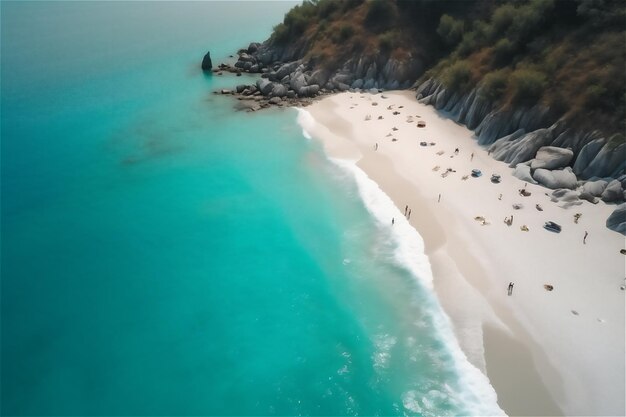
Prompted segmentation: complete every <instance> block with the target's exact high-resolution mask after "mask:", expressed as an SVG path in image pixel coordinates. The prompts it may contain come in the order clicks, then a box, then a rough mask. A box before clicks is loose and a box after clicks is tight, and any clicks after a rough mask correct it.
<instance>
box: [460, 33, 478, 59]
mask: <svg viewBox="0 0 626 417" xmlns="http://www.w3.org/2000/svg"><path fill="white" fill-rule="evenodd" d="M478 45H479V44H478V42H477V40H476V33H474V32H467V33H465V34H464V35H463V40H462V41H461V43H460V44H459V46H458V47H457V48H456V51H457V52H458V54H459V55H460V56H462V57H466V56H468V55H469V54H471V53H472V52H474V51H475V50H476V49H478Z"/></svg>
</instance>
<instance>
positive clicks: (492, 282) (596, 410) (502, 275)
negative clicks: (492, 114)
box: [305, 91, 626, 415]
mask: <svg viewBox="0 0 626 417" xmlns="http://www.w3.org/2000/svg"><path fill="white" fill-rule="evenodd" d="M383 96H384V97H385V98H383ZM374 103H377V105H373V104H374ZM390 106H391V107H390ZM306 110H307V111H308V112H309V113H310V114H311V115H312V116H313V118H314V120H315V123H312V125H311V126H305V128H306V130H307V131H308V132H309V133H310V134H311V135H313V136H314V137H315V138H316V139H319V140H321V141H322V142H323V144H324V148H325V150H326V152H327V154H328V155H329V156H331V157H334V158H345V159H350V160H354V161H358V162H357V165H358V166H359V167H360V168H361V169H362V170H363V171H365V173H366V174H367V175H368V176H369V177H370V178H372V179H373V180H374V181H376V182H377V183H378V184H379V185H380V187H381V188H382V189H383V190H384V191H385V192H386V193H387V194H388V195H389V197H391V198H392V200H393V201H394V202H395V204H396V205H397V207H398V208H399V209H400V211H401V212H402V213H404V208H405V206H406V205H408V206H409V207H410V208H411V210H412V212H411V218H410V222H411V224H412V225H413V226H414V227H415V228H416V229H417V230H418V232H419V233H420V235H421V236H422V237H423V239H424V241H425V245H426V254H427V255H428V257H429V260H430V263H431V266H432V271H433V276H434V288H435V291H436V293H437V295H438V297H439V299H440V302H441V304H442V306H443V307H444V309H445V311H446V312H447V313H448V315H449V316H450V318H451V319H452V321H453V323H454V326H455V329H454V330H455V332H456V335H457V338H458V339H459V342H460V344H461V347H462V348H463V350H464V351H465V353H466V355H467V357H468V359H469V360H470V361H471V362H472V363H473V364H474V365H475V366H476V367H478V368H479V369H481V370H482V371H483V372H485V373H486V374H487V376H488V377H489V379H490V380H491V383H492V385H493V386H494V388H495V389H496V391H497V393H498V402H499V404H500V406H501V407H502V408H503V409H504V410H505V411H506V412H507V413H508V414H510V415H557V414H566V415H624V412H625V410H624V407H625V406H624V389H625V386H624V378H625V371H624V365H625V364H624V353H625V349H624V346H625V330H624V327H625V319H624V311H625V310H624V305H625V304H624V300H625V292H624V291H622V290H620V288H619V287H620V285H623V284H624V276H625V275H624V274H625V258H626V257H625V256H624V255H622V254H620V252H619V251H620V249H622V248H624V244H625V242H624V236H622V235H620V234H618V233H616V232H613V231H611V230H609V229H607V228H606V227H605V221H606V219H607V217H608V216H609V214H610V213H611V212H612V210H613V209H614V208H615V206H609V205H605V204H604V203H602V202H600V203H598V204H597V205H593V204H591V203H588V202H584V203H583V204H582V205H580V206H574V207H571V208H569V209H563V208H561V207H559V206H558V204H557V203H552V202H550V198H549V197H548V196H547V195H546V193H547V194H549V193H551V190H548V189H546V188H543V187H541V186H536V185H532V184H528V185H527V186H526V190H527V191H529V192H530V193H531V196H528V197H524V196H521V195H520V194H519V193H518V190H519V189H521V188H524V186H525V184H524V182H523V181H520V180H518V179H517V178H514V177H513V176H512V175H511V172H512V169H511V168H509V167H508V166H507V164H505V163H503V162H498V161H496V160H494V159H492V158H491V157H490V156H488V155H487V151H486V150H484V149H483V148H481V147H480V146H478V145H477V143H476V141H475V140H474V139H473V133H472V132H471V131H469V130H467V129H466V128H465V127H463V126H460V125H458V124H456V123H455V122H453V121H451V120H449V119H446V118H445V117H443V116H442V115H440V114H439V113H437V112H436V111H435V110H434V108H432V107H429V106H424V105H422V104H419V103H418V102H417V101H416V100H415V97H414V93H413V92H408V91H404V92H386V93H384V94H383V95H381V94H377V95H370V94H367V93H364V94H361V93H348V92H346V93H341V94H338V95H333V96H330V97H327V98H324V99H322V100H321V101H319V102H316V103H314V104H313V105H312V106H310V107H308V108H307V109H306ZM394 111H397V112H399V114H396V115H394V114H393V112H394ZM367 115H370V116H371V119H370V120H365V119H366V116H367ZM379 116H382V117H383V118H382V119H379ZM409 116H411V118H410V119H409V118H408V117H409ZM419 120H422V121H425V122H426V127H425V128H418V127H417V121H419ZM394 127H395V128H397V130H394V129H393V128H394ZM393 138H395V139H397V141H393ZM422 141H426V142H429V143H430V142H434V143H435V145H433V146H421V145H420V142H422ZM376 144H378V149H377V150H375V145H376ZM455 148H458V149H459V153H458V155H455V153H454V150H455ZM441 152H443V153H441ZM440 153H441V154H440ZM472 153H473V154H474V156H473V159H472V157H471V154H472ZM437 166H438V167H439V168H438V170H436V171H435V170H433V168H434V167H437ZM448 168H450V169H451V170H452V171H449V172H448V173H447V175H445V176H443V175H442V174H444V173H446V171H447V170H448ZM474 168H477V169H480V170H481V171H482V173H483V175H482V176H481V177H479V178H473V177H472V176H470V172H471V170H472V169H474ZM493 173H497V174H500V175H501V176H502V182H501V183H500V184H494V183H492V182H491V181H490V176H491V174H493ZM464 176H467V178H466V179H463V177H464ZM500 194H502V197H501V199H499V195H500ZM439 195H441V201H439V202H438V199H439ZM515 203H522V204H523V208H522V209H519V210H515V209H513V207H512V205H513V204H515ZM536 204H539V205H541V207H542V208H543V211H539V210H537V209H536V208H535V205H536ZM575 213H581V214H582V216H581V217H580V220H579V222H578V224H576V223H575V222H574V214H575ZM511 215H513V223H512V225H511V226H508V225H506V224H505V223H504V221H503V220H504V218H505V217H508V216H511ZM477 216H482V217H484V219H485V220H486V223H488V224H485V225H483V224H482V222H480V221H477V220H475V218H476V217H477ZM389 220H390V222H391V219H389ZM548 220H552V221H555V222H557V223H559V224H560V225H562V227H563V230H562V232H561V233H558V234H557V233H552V232H549V231H547V230H545V229H543V227H542V226H543V224H544V222H546V221H548ZM523 225H526V226H527V228H528V229H529V230H528V231H522V230H520V227H521V226H523ZM585 231H587V232H588V233H589V236H588V237H587V242H586V244H583V236H584V233H585ZM509 282H514V283H515V285H514V290H513V294H512V296H507V286H508V284H509ZM545 284H549V285H552V286H553V287H554V290H553V291H547V290H546V289H545V288H544V285H545Z"/></svg>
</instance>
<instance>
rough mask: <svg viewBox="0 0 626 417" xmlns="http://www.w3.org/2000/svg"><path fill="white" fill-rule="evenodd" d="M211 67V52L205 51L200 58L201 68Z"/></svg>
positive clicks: (207, 69) (208, 69)
mask: <svg viewBox="0 0 626 417" xmlns="http://www.w3.org/2000/svg"><path fill="white" fill-rule="evenodd" d="M211 68H213V63H212V62H211V52H210V51H209V52H207V53H206V55H205V56H204V58H202V70H203V71H211Z"/></svg>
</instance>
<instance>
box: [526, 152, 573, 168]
mask: <svg viewBox="0 0 626 417" xmlns="http://www.w3.org/2000/svg"><path fill="white" fill-rule="evenodd" d="M572 158H574V152H573V151H572V150H571V149H563V148H557V147H556V146H543V147H541V148H539V150H538V151H537V154H536V155H535V159H533V161H532V163H531V165H530V167H531V168H532V169H538V168H544V169H557V168H564V167H566V166H567V165H568V164H569V163H570V161H571V160H572Z"/></svg>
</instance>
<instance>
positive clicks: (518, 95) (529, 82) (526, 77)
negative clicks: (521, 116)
mask: <svg viewBox="0 0 626 417" xmlns="http://www.w3.org/2000/svg"><path fill="white" fill-rule="evenodd" d="M511 82H512V85H513V100H514V101H515V102H517V103H526V104H534V103H535V102H536V101H537V100H538V99H539V98H540V97H541V96H542V94H543V91H544V89H545V88H546V86H547V84H548V83H547V78H546V76H545V74H543V73H542V72H539V71H535V70H532V69H518V70H516V71H515V72H514V73H513V74H512V75H511Z"/></svg>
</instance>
